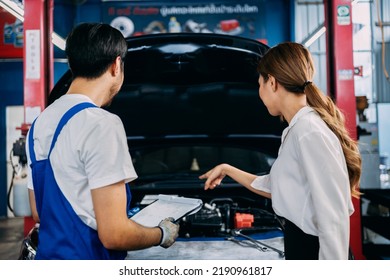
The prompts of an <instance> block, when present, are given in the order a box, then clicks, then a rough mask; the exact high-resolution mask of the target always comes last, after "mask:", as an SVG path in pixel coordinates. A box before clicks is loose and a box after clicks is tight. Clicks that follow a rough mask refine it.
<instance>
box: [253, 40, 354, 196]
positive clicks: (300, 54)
mask: <svg viewBox="0 0 390 280" xmlns="http://www.w3.org/2000/svg"><path fill="white" fill-rule="evenodd" d="M258 72H259V73H260V75H261V76H262V77H263V79H264V81H265V82H266V81H267V80H268V77H269V76H268V75H272V76H273V77H275V79H276V80H277V81H278V83H280V84H281V85H282V86H283V87H284V88H285V89H286V90H287V91H289V92H293V93H296V94H306V100H307V103H308V105H309V106H310V107H312V108H313V109H314V110H315V111H317V113H318V114H319V116H320V117H321V118H322V119H323V120H324V122H325V123H326V124H327V125H328V127H329V128H330V129H331V130H332V131H333V133H334V134H335V135H336V136H337V137H338V139H339V140H340V143H341V146H342V149H343V153H344V157H345V160H346V163H347V169H348V176H349V182H350V187H351V193H352V195H353V196H354V197H358V196H359V194H360V193H359V191H358V190H357V187H358V185H359V182H360V176H361V163H362V161H361V156H360V153H359V148H358V145H357V142H356V141H355V140H353V139H352V138H351V137H350V135H349V133H348V131H347V129H346V126H345V118H344V115H343V113H342V112H341V111H340V109H339V108H337V106H336V105H335V103H334V102H333V100H332V99H331V98H330V97H329V96H326V95H325V94H323V92H322V91H321V90H320V89H319V88H318V87H317V86H316V85H315V84H314V83H313V82H312V81H313V76H314V73H315V68H314V64H313V59H312V57H311V54H310V52H309V50H308V49H307V48H305V47H304V46H303V45H301V44H298V43H293V42H286V43H281V44H279V45H277V46H275V47H273V48H271V49H269V50H268V51H267V53H266V54H265V55H264V57H263V58H262V59H261V61H260V63H259V65H258Z"/></svg>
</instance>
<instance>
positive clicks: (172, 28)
mask: <svg viewBox="0 0 390 280" xmlns="http://www.w3.org/2000/svg"><path fill="white" fill-rule="evenodd" d="M168 27H169V32H170V33H178V32H181V26H180V23H179V22H178V21H177V20H176V17H171V19H170V20H169V24H168Z"/></svg>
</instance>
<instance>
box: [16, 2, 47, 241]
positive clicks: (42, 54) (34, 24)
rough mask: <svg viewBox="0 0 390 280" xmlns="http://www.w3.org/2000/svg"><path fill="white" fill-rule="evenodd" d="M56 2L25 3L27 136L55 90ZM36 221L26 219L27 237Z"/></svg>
mask: <svg viewBox="0 0 390 280" xmlns="http://www.w3.org/2000/svg"><path fill="white" fill-rule="evenodd" d="M53 5H54V0H36V1H24V50H23V56H24V67H23V68H24V69H23V70H24V123H23V124H22V134H23V135H26V133H27V131H28V129H29V127H30V125H31V123H32V121H33V120H34V119H35V118H36V117H37V116H38V115H39V113H40V112H42V110H43V109H44V108H45V107H46V102H47V96H48V95H49V92H50V90H51V88H52V87H53V60H54V59H53V45H52V43H51V34H52V33H53V7H54V6H53ZM33 224H34V221H33V220H32V218H31V217H25V223H24V233H25V235H26V234H27V233H28V231H29V230H30V229H31V227H32V225H33Z"/></svg>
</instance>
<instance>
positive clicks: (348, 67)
mask: <svg viewBox="0 0 390 280" xmlns="http://www.w3.org/2000/svg"><path fill="white" fill-rule="evenodd" d="M324 4H325V26H326V27H327V30H328V32H327V55H328V62H329V67H328V79H329V83H328V84H329V85H330V86H329V92H330V95H331V96H333V97H334V100H335V102H336V104H337V106H338V107H339V108H340V109H341V110H342V112H343V113H344V115H345V118H346V124H347V129H348V131H349V133H350V135H351V137H352V138H353V139H355V140H356V139H357V129H356V125H357V124H356V102H355V88H354V65H353V41H352V36H353V33H352V32H353V30H352V7H351V1H350V0H324ZM353 204H354V207H355V213H354V214H353V215H352V216H351V236H350V244H351V249H352V252H353V253H354V255H355V258H356V259H364V256H363V251H362V233H361V216H360V199H355V198H354V199H353Z"/></svg>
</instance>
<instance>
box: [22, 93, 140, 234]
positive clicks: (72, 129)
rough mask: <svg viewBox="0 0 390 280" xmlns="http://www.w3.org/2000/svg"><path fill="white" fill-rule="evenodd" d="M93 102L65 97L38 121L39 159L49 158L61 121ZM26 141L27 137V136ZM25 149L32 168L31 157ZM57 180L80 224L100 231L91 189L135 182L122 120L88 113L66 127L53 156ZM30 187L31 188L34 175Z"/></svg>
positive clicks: (107, 114) (89, 110)
mask: <svg viewBox="0 0 390 280" xmlns="http://www.w3.org/2000/svg"><path fill="white" fill-rule="evenodd" d="M82 102H91V103H93V102H92V101H91V100H90V99H89V98H88V97H87V96H85V95H81V94H65V95H64V96H62V97H61V98H59V99H58V100H56V101H55V102H54V103H53V104H51V105H50V106H49V107H48V108H46V110H44V111H43V112H42V114H41V115H40V116H39V117H38V119H37V121H36V123H35V128H34V135H33V137H34V151H35V156H36V159H37V160H42V159H46V158H47V155H48V152H49V149H50V145H51V142H52V138H53V134H54V132H55V130H56V128H57V126H58V123H59V121H60V119H61V118H62V116H63V115H64V114H65V113H66V112H67V111H68V110H69V109H70V108H71V107H73V106H74V105H76V104H79V103H82ZM27 141H28V137H27ZM26 147H27V149H26V150H27V158H28V166H30V163H31V162H30V156H29V151H28V150H29V149H28V147H29V146H28V142H27V143H26ZM50 162H51V165H52V168H53V172H54V177H55V179H56V182H57V184H58V185H59V187H60V189H61V191H62V193H63V194H64V196H65V197H66V198H67V200H68V201H69V203H70V204H71V205H72V208H73V209H74V211H75V212H76V213H77V215H78V216H79V217H80V218H81V220H82V221H83V222H84V223H85V224H87V225H88V226H90V227H91V228H94V229H97V225H96V219H95V214H94V211H93V204H92V197H91V190H92V189H96V188H100V187H105V186H107V185H111V184H114V183H117V182H119V181H122V180H125V182H129V181H132V180H134V179H136V178H137V174H136V172H135V170H134V167H133V163H132V160H131V156H130V154H129V150H128V146H127V138H126V133H125V130H124V127H123V124H122V121H121V120H120V118H119V117H118V116H116V115H114V114H112V113H110V112H108V111H106V110H104V109H101V108H87V109H84V110H82V111H80V112H79V113H77V114H76V115H74V116H73V117H72V118H71V119H70V120H69V121H68V123H67V124H66V125H65V126H64V127H63V129H62V131H61V133H60V134H59V136H58V138H57V142H56V144H55V146H54V148H53V151H52V153H51V155H50ZM28 171H29V176H28V178H29V182H28V188H30V189H33V183H32V179H31V170H30V168H29V169H28Z"/></svg>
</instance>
